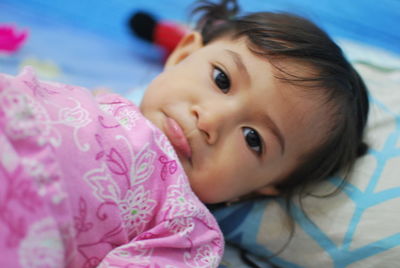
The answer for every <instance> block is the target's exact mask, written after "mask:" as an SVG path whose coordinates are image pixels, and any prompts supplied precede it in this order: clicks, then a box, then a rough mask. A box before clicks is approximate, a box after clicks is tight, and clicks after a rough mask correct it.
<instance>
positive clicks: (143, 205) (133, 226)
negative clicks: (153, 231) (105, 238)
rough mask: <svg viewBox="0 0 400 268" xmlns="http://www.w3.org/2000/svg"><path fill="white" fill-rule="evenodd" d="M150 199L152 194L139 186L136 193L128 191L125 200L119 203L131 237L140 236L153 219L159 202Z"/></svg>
mask: <svg viewBox="0 0 400 268" xmlns="http://www.w3.org/2000/svg"><path fill="white" fill-rule="evenodd" d="M150 197H151V192H150V191H146V190H145V189H144V187H143V186H139V187H137V188H136V189H135V190H134V191H132V190H128V191H127V193H126V195H125V198H124V200H121V201H120V202H119V204H118V208H119V209H120V210H121V214H122V219H123V223H124V225H125V228H126V229H127V230H128V233H129V235H138V234H140V233H141V232H142V231H143V230H144V229H145V227H146V224H147V223H148V222H149V221H150V220H151V219H152V214H153V209H154V207H155V206H156V204H157V202H156V201H155V200H152V199H150Z"/></svg>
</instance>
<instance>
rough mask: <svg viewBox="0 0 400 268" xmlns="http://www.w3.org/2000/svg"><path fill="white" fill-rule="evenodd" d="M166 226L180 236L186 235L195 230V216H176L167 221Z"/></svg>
mask: <svg viewBox="0 0 400 268" xmlns="http://www.w3.org/2000/svg"><path fill="white" fill-rule="evenodd" d="M165 225H166V226H165V228H167V229H168V230H170V232H172V233H176V234H179V235H180V236H186V235H188V234H190V233H191V232H193V230H194V227H195V223H194V220H193V218H191V217H188V218H185V217H181V218H175V219H172V220H169V221H166V222H165Z"/></svg>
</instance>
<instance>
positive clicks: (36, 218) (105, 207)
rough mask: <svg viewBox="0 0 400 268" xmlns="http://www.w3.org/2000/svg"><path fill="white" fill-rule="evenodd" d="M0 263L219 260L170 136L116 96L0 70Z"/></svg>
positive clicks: (194, 263) (212, 229) (207, 263)
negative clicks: (10, 74)
mask: <svg viewBox="0 0 400 268" xmlns="http://www.w3.org/2000/svg"><path fill="white" fill-rule="evenodd" d="M0 250H1V251H0V267H29V268H36V267H41V268H50V267H74V268H75V267H84V268H86V267H103V268H105V267H168V268H172V267H216V266H218V263H219V261H220V258H221V255H222V253H223V238H222V234H221V232H220V230H219V228H218V226H217V223H216V221H215V219H214V218H213V216H212V215H211V214H210V212H209V211H208V210H207V208H206V207H205V206H204V205H203V204H202V203H201V202H200V201H199V200H198V199H197V197H196V196H195V195H194V193H193V192H192V191H191V189H190V186H189V184H188V180H187V177H186V175H185V173H184V171H183V169H182V167H181V165H180V163H179V162H178V160H177V156H176V154H175V152H174V150H173V148H172V147H171V145H170V143H169V141H168V140H167V138H166V137H165V136H164V134H162V133H161V131H160V130H158V129H157V128H155V127H154V126H153V125H152V124H151V123H150V122H149V121H148V120H146V119H145V118H144V117H143V116H142V114H141V113H140V112H139V110H138V108H137V107H136V106H135V105H133V104H132V103H131V102H129V101H127V100H125V99H123V98H122V97H120V96H118V95H115V94H104V95H101V96H99V97H97V98H96V99H95V98H94V97H93V96H92V95H91V93H90V92H89V91H88V90H85V89H83V88H79V87H75V86H68V85H62V84H57V83H50V82H40V81H38V80H37V78H36V77H35V75H34V73H33V72H32V70H31V69H29V68H26V69H24V71H23V72H22V73H21V74H20V75H19V76H17V77H11V76H7V75H0Z"/></svg>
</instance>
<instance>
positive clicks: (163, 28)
mask: <svg viewBox="0 0 400 268" xmlns="http://www.w3.org/2000/svg"><path fill="white" fill-rule="evenodd" d="M186 33H187V30H186V29H184V28H183V27H181V26H179V25H177V24H174V23H170V22H159V23H158V24H157V25H156V27H155V29H154V33H153V34H154V35H153V42H154V44H156V45H158V46H161V47H162V48H164V49H165V50H166V54H167V55H166V56H167V57H168V56H169V55H170V54H171V52H172V51H173V50H174V49H175V47H176V46H177V45H178V43H179V41H180V40H181V39H182V37H183V36H185V34H186Z"/></svg>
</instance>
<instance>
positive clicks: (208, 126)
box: [192, 106, 227, 144]
mask: <svg viewBox="0 0 400 268" xmlns="http://www.w3.org/2000/svg"><path fill="white" fill-rule="evenodd" d="M192 113H193V115H194V116H195V118H196V126H197V128H198V130H199V131H200V132H201V133H202V135H203V136H204V138H205V140H206V142H207V143H208V144H214V143H215V142H216V141H217V140H218V137H219V135H220V131H221V129H222V128H223V125H224V121H225V120H226V119H227V118H226V116H224V114H223V112H222V111H220V109H211V108H202V107H200V106H193V108H192Z"/></svg>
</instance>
